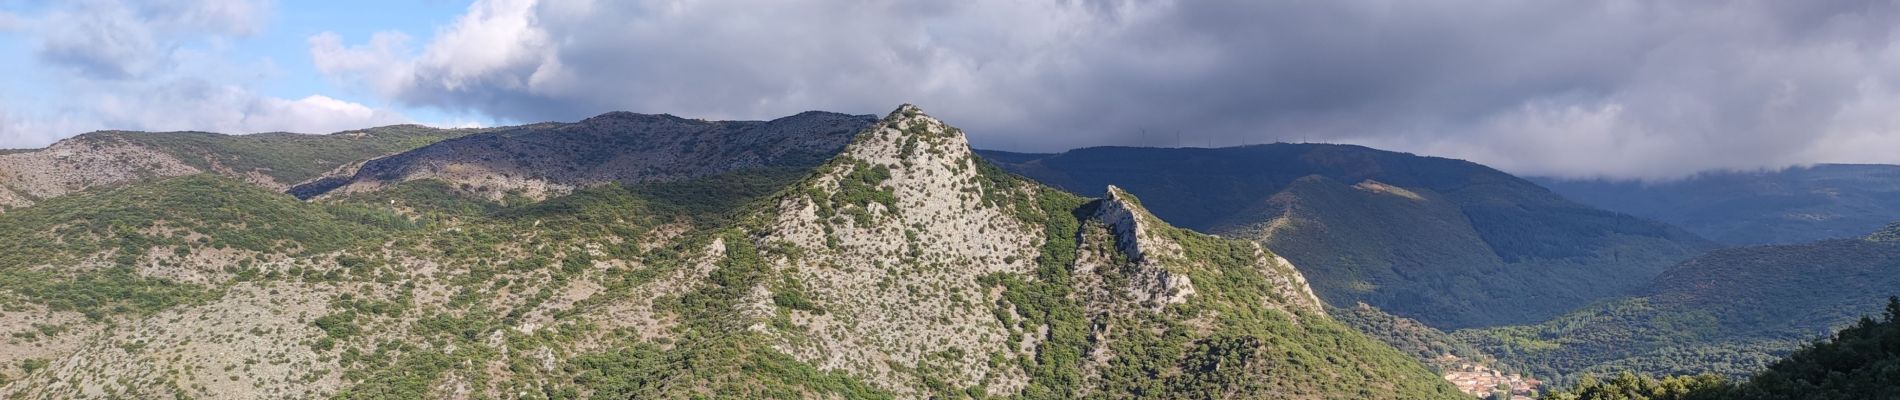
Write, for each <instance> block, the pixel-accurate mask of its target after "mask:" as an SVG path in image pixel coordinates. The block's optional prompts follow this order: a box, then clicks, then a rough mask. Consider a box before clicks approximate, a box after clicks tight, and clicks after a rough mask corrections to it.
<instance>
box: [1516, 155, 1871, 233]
mask: <svg viewBox="0 0 1900 400" xmlns="http://www.w3.org/2000/svg"><path fill="white" fill-rule="evenodd" d="M1534 180H1535V181H1537V182H1538V183H1539V184H1542V185H1544V186H1545V187H1549V188H1550V189H1551V190H1552V191H1555V192H1557V193H1559V194H1562V195H1564V197H1569V198H1571V199H1574V200H1577V201H1578V202H1581V203H1584V204H1589V205H1593V206H1596V207H1602V208H1604V209H1607V210H1612V211H1617V212H1623V213H1629V214H1631V215H1637V216H1641V217H1645V218H1654V219H1656V220H1660V221H1663V222H1668V223H1670V224H1674V225H1676V226H1680V227H1682V228H1683V229H1687V230H1689V231H1691V232H1695V233H1696V234H1698V235H1702V236H1703V237H1706V238H1709V239H1711V240H1715V241H1717V242H1722V243H1726V244H1732V245H1756V244H1799V243H1807V242H1813V241H1817V240H1824V239H1840V238H1850V237H1855V236H1860V235H1862V234H1865V233H1867V232H1868V231H1871V230H1873V229H1875V228H1879V227H1880V225H1881V224H1884V223H1886V222H1887V221H1894V220H1900V166H1894V165H1849V164H1822V165H1815V166H1812V167H1794V168H1788V169H1784V170H1779V171H1760V172H1709V173H1703V174H1700V175H1696V176H1692V177H1689V178H1686V179H1682V180H1676V181H1668V182H1627V181H1604V180H1563V179H1549V178H1537V179H1534Z"/></svg>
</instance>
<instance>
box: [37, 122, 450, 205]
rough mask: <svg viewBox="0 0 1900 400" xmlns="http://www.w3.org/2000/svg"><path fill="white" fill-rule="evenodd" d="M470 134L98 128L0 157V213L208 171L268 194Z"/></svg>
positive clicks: (394, 129)
mask: <svg viewBox="0 0 1900 400" xmlns="http://www.w3.org/2000/svg"><path fill="white" fill-rule="evenodd" d="M478 131H480V130H475V129H436V128H429V127H423V126H416V125H395V126H386V127H380V128H371V129H364V130H357V131H346V132H338V133H333V134H328V135H306V134H295V133H259V134H250V135H223V134H216V133H205V132H126V131H101V132H93V133H87V134H84V135H79V136H75V137H72V138H69V139H66V140H61V141H59V142H58V143H54V144H53V145H51V146H47V147H46V148H44V149H22V150H10V151H6V152H0V212H4V211H5V210H6V209H11V208H19V207H24V206H28V205H32V204H33V203H36V202H40V201H44V200H46V199H49V198H54V197H59V196H63V195H67V194H70V193H74V192H79V191H84V190H87V189H91V188H99V187H113V186H117V185H121V184H125V183H128V182H134V181H140V180H147V179H152V178H164V177H174V176H184V175H192V174H198V173H203V172H212V173H217V174H219V175H224V176H228V177H231V178H233V179H238V180H242V181H246V182H250V183H253V184H256V185H258V186H262V187H265V188H269V189H272V190H284V189H286V188H288V187H290V186H291V185H294V184H297V183H299V182H303V181H305V180H309V179H312V178H315V177H317V176H319V175H322V174H324V173H328V172H331V171H332V170H336V169H338V168H340V167H345V166H347V165H349V164H351V163H354V162H357V161H361V160H364V159H369V158H372V157H379V156H383V155H388V154H393V153H398V152H403V151H407V150H411V149H415V148H418V147H422V146H423V145H427V144H430V143H434V142H436V141H439V140H443V139H447V138H453V137H458V136H462V135H467V134H470V133H475V132H478Z"/></svg>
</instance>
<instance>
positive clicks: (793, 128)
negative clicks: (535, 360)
mask: <svg viewBox="0 0 1900 400" xmlns="http://www.w3.org/2000/svg"><path fill="white" fill-rule="evenodd" d="M875 120H876V117H874V116H870V115H844V114H837V113H827V112H817V111H813V112H806V113H801V114H798V115H793V116H790V117H785V118H780V119H776V120H772V121H705V120H695V119H686V118H680V117H675V116H671V115H648V114H634V113H627V112H616V113H607V114H602V115H600V116H596V117H593V118H588V119H586V120H583V121H580V122H576V123H544V124H534V125H524V126H516V127H507V128H498V129H496V130H494V131H492V132H485V133H479V134H474V135H469V136H466V137H461V138H457V139H452V140H445V141H442V142H440V143H435V144H432V145H429V146H426V147H422V148H420V149H416V150H415V151H410V152H405V153H403V154H400V155H395V156H391V157H384V158H379V159H375V160H370V161H368V162H366V163H364V164H363V165H362V166H361V167H360V168H357V169H355V170H353V171H342V172H346V173H342V174H335V175H332V176H327V177H325V178H324V179H322V180H319V181H316V182H310V183H307V184H304V185H300V186H298V187H296V188H293V189H292V190H291V192H292V193H293V194H296V195H297V196H298V197H301V198H310V197H316V196H320V195H324V194H327V193H331V192H337V193H355V192H364V191H373V190H376V189H378V188H381V187H383V186H386V185H389V184H393V183H399V182H406V181H413V180H422V179H429V180H439V181H444V182H448V183H450V184H452V185H454V186H456V187H457V188H458V189H460V190H463V191H467V192H470V193H477V194H480V195H482V196H484V197H488V198H490V199H496V200H503V199H506V198H507V197H510V196H520V197H523V198H525V199H528V200H540V199H545V198H548V197H552V196H559V195H562V194H566V193H569V192H572V191H574V190H575V189H578V188H585V187H591V186H595V185H600V184H605V183H609V182H617V183H622V184H636V183H642V182H650V181H673V180H681V179H689V178H698V177H704V176H710V175H716V174H720V173H724V172H728V171H733V170H738V169H746V168H765V167H782V168H787V169H793V170H803V169H809V168H811V167H813V166H815V165H817V164H819V163H821V162H824V161H825V159H826V158H828V157H829V156H830V155H831V154H835V153H837V152H838V151H839V149H841V148H843V147H844V145H845V143H846V142H848V141H850V139H851V134H852V133H855V132H857V131H858V130H859V129H862V128H863V127H864V126H865V125H867V124H870V123H871V122H873V121H875Z"/></svg>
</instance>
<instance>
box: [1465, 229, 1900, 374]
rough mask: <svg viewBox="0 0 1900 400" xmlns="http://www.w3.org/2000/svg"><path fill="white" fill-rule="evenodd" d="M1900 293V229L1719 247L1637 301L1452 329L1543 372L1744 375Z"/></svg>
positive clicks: (1665, 277) (1682, 267)
mask: <svg viewBox="0 0 1900 400" xmlns="http://www.w3.org/2000/svg"><path fill="white" fill-rule="evenodd" d="M1895 294H1900V225H1894V226H1890V227H1887V228H1885V229H1883V230H1881V231H1879V232H1876V233H1874V234H1872V235H1868V236H1867V237H1865V238H1856V239H1830V240H1823V241H1818V242H1813V243H1806V244H1796V245H1767V246H1753V247H1741V248H1732V249H1723V250H1717V251H1714V252H1710V253H1709V254H1708V255H1704V256H1701V257H1696V258H1695V259H1691V260H1689V261H1685V262H1683V263H1682V264H1680V265H1677V266H1674V267H1671V268H1670V269H1669V270H1668V271H1666V272H1664V273H1663V274H1662V275H1661V276H1659V277H1658V278H1657V279H1656V283H1655V284H1654V285H1652V286H1651V287H1649V288H1647V289H1645V290H1644V292H1643V294H1642V295H1640V296H1636V297H1631V298H1626V299H1618V300H1613V301H1606V302H1604V303H1602V304H1598V305H1594V306H1591V307H1586V308H1583V309H1580V310H1577V311H1575V312H1571V313H1567V314H1565V315H1564V316H1562V317H1559V318H1555V319H1552V320H1551V321H1547V322H1543V323H1540V324H1536V325H1531V326H1522V327H1500V328H1489V329H1478V330H1469V331H1460V332H1457V333H1456V334H1457V336H1459V337H1462V338H1465V339H1467V340H1468V341H1469V342H1471V343H1475V344H1478V345H1480V346H1479V347H1480V348H1483V349H1484V350H1487V351H1489V352H1490V353H1491V354H1494V355H1497V356H1499V358H1501V359H1503V360H1504V361H1505V362H1507V363H1511V364H1515V365H1519V366H1524V367H1527V368H1529V369H1530V370H1531V371H1533V372H1536V373H1538V374H1541V375H1545V376H1550V375H1554V374H1559V373H1569V374H1573V376H1574V375H1575V374H1579V373H1594V374H1608V373H1615V372H1618V371H1626V370H1628V371H1637V372H1645V373H1651V374H1693V373H1700V372H1716V373H1722V374H1728V375H1730V376H1736V377H1739V376H1746V375H1748V374H1752V373H1754V372H1756V371H1759V370H1761V369H1762V368H1765V367H1767V366H1768V365H1769V363H1772V362H1774V361H1776V360H1777V359H1779V358H1780V357H1781V356H1783V355H1785V354H1788V353H1789V352H1791V351H1794V350H1795V349H1797V348H1799V347H1801V346H1802V345H1805V344H1808V343H1809V342H1810V341H1812V340H1814V339H1816V338H1821V337H1825V336H1826V335H1828V334H1830V333H1831V332H1833V331H1834V330H1835V329H1838V328H1840V327H1841V326H1842V325H1844V324H1847V323H1849V322H1852V321H1854V320H1855V319H1856V318H1857V317H1859V316H1862V315H1869V314H1878V313H1879V312H1880V311H1881V305H1883V304H1885V303H1886V299H1887V297H1888V296H1892V295H1895Z"/></svg>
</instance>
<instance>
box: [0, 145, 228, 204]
mask: <svg viewBox="0 0 1900 400" xmlns="http://www.w3.org/2000/svg"><path fill="white" fill-rule="evenodd" d="M199 172H203V171H202V170H199V169H198V168H194V167H192V166H190V165H186V164H185V163H184V162H182V161H179V160H178V158H176V157H172V156H171V155H170V154H165V153H163V152H160V151H157V150H154V149H151V148H146V147H141V146H137V145H133V144H132V143H129V142H126V141H124V140H119V139H117V138H113V137H108V136H97V135H95V136H80V137H75V138H71V139H66V140H61V141H59V142H58V143H54V144H53V145H52V146H48V147H47V148H45V149H40V150H36V151H27V152H20V153H11V154H0V212H5V210H6V209H8V208H18V207H25V206H29V205H33V203H34V202H36V201H38V200H41V199H46V198H52V197H59V196H64V195H66V194H68V193H72V192H77V191H82V190H86V189H90V188H94V187H101V186H112V185H118V184H123V183H126V182H131V181H134V180H139V179H146V178H156V177H168V176H180V175H190V174H196V173H199Z"/></svg>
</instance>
